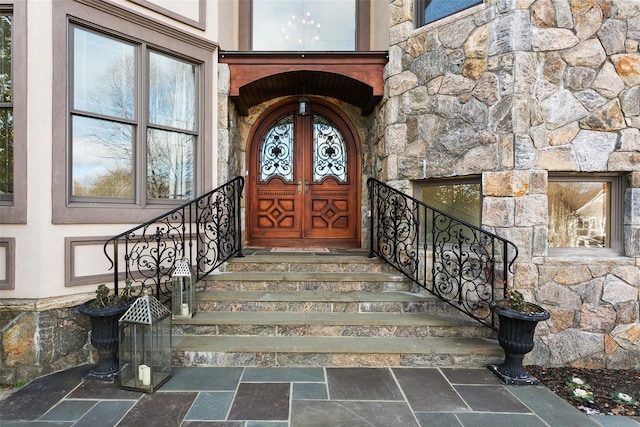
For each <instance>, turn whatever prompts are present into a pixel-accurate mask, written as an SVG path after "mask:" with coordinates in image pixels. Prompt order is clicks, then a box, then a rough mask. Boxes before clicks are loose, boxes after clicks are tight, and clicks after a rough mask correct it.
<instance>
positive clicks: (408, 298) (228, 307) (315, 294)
mask: <svg viewBox="0 0 640 427" xmlns="http://www.w3.org/2000/svg"><path fill="white" fill-rule="evenodd" d="M196 301H197V304H198V306H197V308H198V311H276V312H283V311H292V312H352V313H368V312H396V313H412V312H423V313H424V312H429V313H432V314H452V313H457V310H456V309H455V308H453V307H450V306H448V305H447V304H445V303H444V302H442V301H440V300H439V299H438V298H436V297H435V296H433V295H430V294H426V293H411V292H391V291H390V292H366V291H356V292H335V291H202V292H198V293H197V294H196Z"/></svg>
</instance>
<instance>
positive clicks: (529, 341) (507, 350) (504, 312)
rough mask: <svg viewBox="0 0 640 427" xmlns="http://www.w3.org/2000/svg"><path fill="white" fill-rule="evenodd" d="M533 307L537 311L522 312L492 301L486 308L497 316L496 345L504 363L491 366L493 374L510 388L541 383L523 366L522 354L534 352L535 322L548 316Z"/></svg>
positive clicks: (540, 308)
mask: <svg viewBox="0 0 640 427" xmlns="http://www.w3.org/2000/svg"><path fill="white" fill-rule="evenodd" d="M527 304H528V305H529V306H534V307H536V310H537V311H534V312H524V311H518V310H514V309H511V308H505V307H501V306H500V305H498V304H497V303H496V302H495V301H492V302H491V303H490V304H489V306H490V307H491V310H492V311H493V312H494V313H496V314H497V315H498V320H499V322H500V330H499V332H498V343H499V344H500V347H502V349H503V350H504V354H505V358H504V362H502V363H501V364H499V365H490V366H489V369H491V371H493V372H494V373H495V374H496V375H497V376H498V377H499V378H500V379H501V380H502V382H503V383H505V384H509V385H537V384H540V382H539V381H538V380H537V379H536V378H534V377H532V376H530V375H529V373H528V372H527V371H526V370H525V369H524V367H523V366H522V360H523V359H524V356H525V354H527V353H529V352H530V351H531V350H533V336H534V332H535V330H536V326H537V325H538V322H541V321H544V320H547V319H548V318H549V317H550V314H549V312H548V311H547V310H545V309H544V308H542V307H540V306H538V305H535V304H531V303H527Z"/></svg>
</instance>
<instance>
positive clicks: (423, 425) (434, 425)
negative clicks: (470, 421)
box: [415, 412, 462, 427]
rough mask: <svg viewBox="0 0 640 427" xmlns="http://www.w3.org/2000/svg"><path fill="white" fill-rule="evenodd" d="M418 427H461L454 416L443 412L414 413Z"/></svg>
mask: <svg viewBox="0 0 640 427" xmlns="http://www.w3.org/2000/svg"><path fill="white" fill-rule="evenodd" d="M415 415H416V419H417V420H418V422H419V423H420V427H462V424H461V423H460V421H458V418H457V417H456V415H455V414H447V413H443V412H416V414H415Z"/></svg>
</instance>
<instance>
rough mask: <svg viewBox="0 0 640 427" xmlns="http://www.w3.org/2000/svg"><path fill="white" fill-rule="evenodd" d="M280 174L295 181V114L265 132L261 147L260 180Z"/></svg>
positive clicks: (290, 180)
mask: <svg viewBox="0 0 640 427" xmlns="http://www.w3.org/2000/svg"><path fill="white" fill-rule="evenodd" d="M275 176H279V177H281V178H282V179H283V180H284V181H286V182H292V181H293V114H289V115H287V116H285V117H283V118H281V119H280V120H278V121H277V122H276V124H275V125H273V126H272V127H271V129H269V130H268V131H267V133H266V134H265V137H264V139H263V140H262V146H261V148H260V181H262V182H265V181H268V180H269V179H271V178H273V177H275Z"/></svg>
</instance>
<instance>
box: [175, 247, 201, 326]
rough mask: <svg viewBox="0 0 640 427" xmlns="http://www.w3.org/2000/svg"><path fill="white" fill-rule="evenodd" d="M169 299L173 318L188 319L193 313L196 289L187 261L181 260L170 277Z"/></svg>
mask: <svg viewBox="0 0 640 427" xmlns="http://www.w3.org/2000/svg"><path fill="white" fill-rule="evenodd" d="M171 299H172V310H171V312H172V313H173V317H174V318H178V317H179V318H190V317H192V316H193V314H194V313H195V311H196V310H195V299H196V288H195V286H194V285H193V274H192V273H191V267H190V266H189V260H188V259H186V258H185V259H183V260H182V261H180V262H179V263H178V265H176V268H175V269H174V270H173V274H172V275H171Z"/></svg>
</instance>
